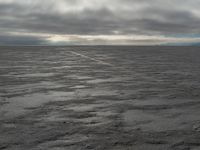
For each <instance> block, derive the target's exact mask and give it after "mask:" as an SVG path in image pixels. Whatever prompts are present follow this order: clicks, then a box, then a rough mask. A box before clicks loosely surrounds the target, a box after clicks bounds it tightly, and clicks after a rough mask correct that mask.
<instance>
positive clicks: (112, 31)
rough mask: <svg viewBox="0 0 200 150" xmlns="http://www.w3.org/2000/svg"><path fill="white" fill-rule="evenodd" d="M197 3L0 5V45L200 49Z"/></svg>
mask: <svg viewBox="0 0 200 150" xmlns="http://www.w3.org/2000/svg"><path fill="white" fill-rule="evenodd" d="M199 7H200V0H185V1H184V0H0V45H16V44H17V45H46V44H48V45H71V44H95V45H96V44H117V45H118V44H131V45H160V44H185V43H186V44H187V43H200V9H199Z"/></svg>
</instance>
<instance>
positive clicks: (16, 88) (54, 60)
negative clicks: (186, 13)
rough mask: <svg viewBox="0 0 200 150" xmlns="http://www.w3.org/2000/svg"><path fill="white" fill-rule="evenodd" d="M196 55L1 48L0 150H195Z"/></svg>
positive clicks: (193, 50) (199, 75)
mask: <svg viewBox="0 0 200 150" xmlns="http://www.w3.org/2000/svg"><path fill="white" fill-rule="evenodd" d="M199 58H200V49H199V47H161V46H157V47H156V46H155V47H134V46H71V47H0V149H5V150H27V149H31V150H45V149H48V150H65V149H67V150H79V149H81V150H82V149H83V150H87V149H94V150H105V149H107V150H118V149H119V150H129V149H133V150H160V149H169V150H186V149H188V150H189V149H193V150H197V149H200V140H199V139H200V119H199V116H200V109H199V108H200V70H199V68H200V59H199Z"/></svg>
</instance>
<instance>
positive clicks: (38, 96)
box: [0, 91, 74, 117]
mask: <svg viewBox="0 0 200 150" xmlns="http://www.w3.org/2000/svg"><path fill="white" fill-rule="evenodd" d="M73 96H74V92H53V91H52V92H49V93H35V94H30V95H25V96H19V97H13V98H9V99H7V102H8V103H7V104H5V105H4V106H3V107H0V116H1V117H16V116H19V115H22V114H24V113H25V112H27V108H33V107H38V106H40V105H42V104H45V103H48V102H51V101H65V100H69V99H71V98H72V97H73Z"/></svg>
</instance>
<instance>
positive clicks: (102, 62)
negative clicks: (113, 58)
mask: <svg viewBox="0 0 200 150" xmlns="http://www.w3.org/2000/svg"><path fill="white" fill-rule="evenodd" d="M70 52H71V53H72V54H74V55H77V56H80V57H83V58H87V59H89V60H92V61H95V62H97V63H99V64H102V65H107V66H113V65H112V64H110V63H107V62H104V61H101V60H98V59H95V58H92V57H89V56H86V55H83V54H80V53H77V52H73V51H70Z"/></svg>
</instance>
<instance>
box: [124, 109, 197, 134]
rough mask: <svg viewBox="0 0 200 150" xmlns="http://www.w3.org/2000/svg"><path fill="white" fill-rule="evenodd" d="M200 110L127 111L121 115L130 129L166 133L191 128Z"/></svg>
mask: <svg viewBox="0 0 200 150" xmlns="http://www.w3.org/2000/svg"><path fill="white" fill-rule="evenodd" d="M199 115H200V110H199V109H198V108H197V107H196V106H193V107H192V108H185V109H183V108H181V109H179V108H175V109H167V110H150V111H149V110H129V111H126V112H125V113H123V114H122V116H123V119H124V121H125V124H126V125H127V126H128V127H130V128H135V129H138V128H139V129H141V130H144V131H158V132H160V131H168V130H182V129H186V128H190V129H191V128H192V124H194V123H195V122H197V121H198V120H199Z"/></svg>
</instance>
